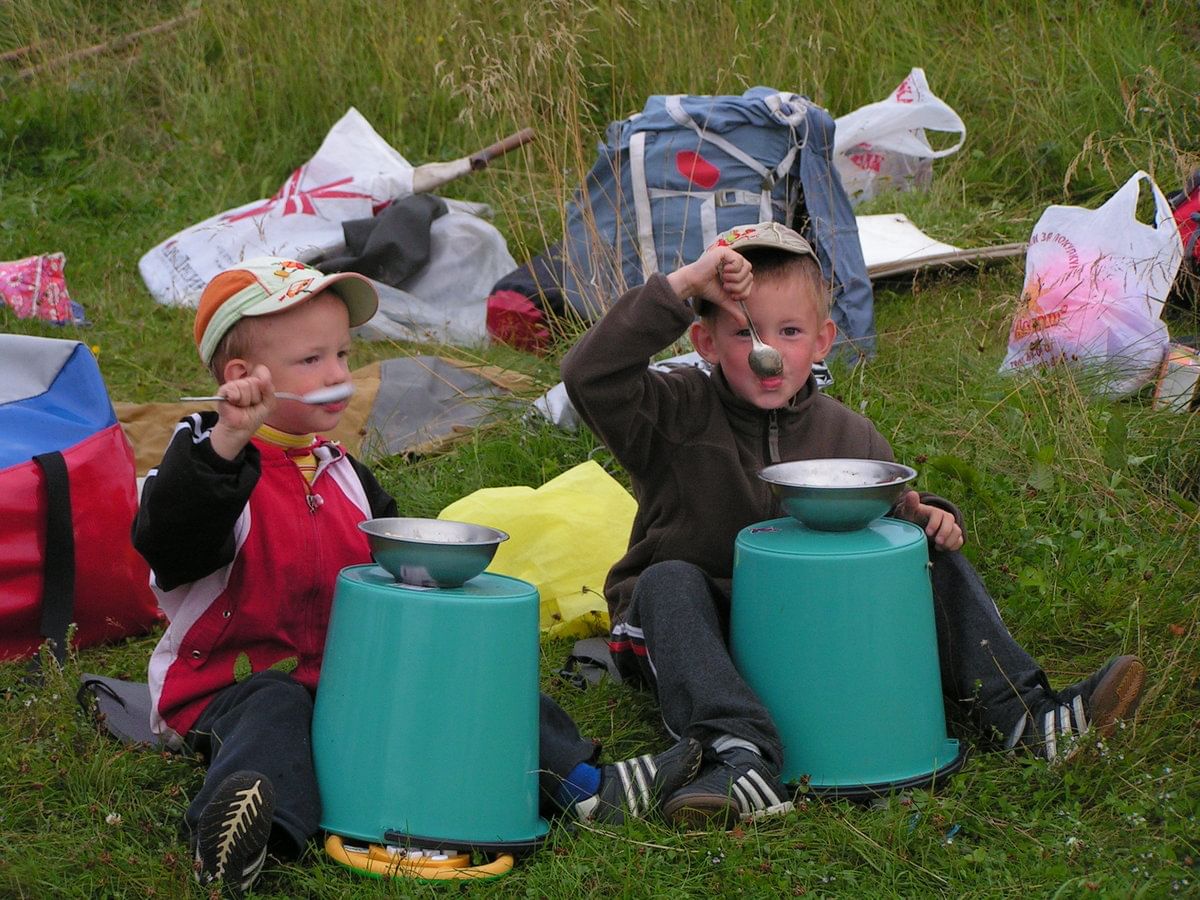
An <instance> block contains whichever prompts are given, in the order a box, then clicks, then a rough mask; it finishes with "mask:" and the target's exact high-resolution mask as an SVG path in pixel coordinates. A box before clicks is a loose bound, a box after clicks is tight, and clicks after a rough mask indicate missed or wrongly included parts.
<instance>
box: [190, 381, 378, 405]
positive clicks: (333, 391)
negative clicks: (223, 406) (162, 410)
mask: <svg viewBox="0 0 1200 900" xmlns="http://www.w3.org/2000/svg"><path fill="white" fill-rule="evenodd" d="M353 393H354V385H353V384H352V383H350V382H348V381H347V382H346V383H345V384H335V385H332V386H331V387H324V388H317V389H316V390H315V391H309V392H308V393H307V394H293V393H291V392H289V391H276V392H275V396H276V397H278V398H279V399H280V400H295V401H297V402H299V403H308V404H310V405H312V406H324V405H325V404H326V403H337V402H339V401H341V400H346V399H348V398H349V397H350V395H351V394H353ZM179 399H180V401H183V400H188V401H192V402H196V403H199V402H206V401H211V400H224V399H225V398H224V397H222V396H221V395H220V394H213V395H212V396H210V397H180V398H179Z"/></svg>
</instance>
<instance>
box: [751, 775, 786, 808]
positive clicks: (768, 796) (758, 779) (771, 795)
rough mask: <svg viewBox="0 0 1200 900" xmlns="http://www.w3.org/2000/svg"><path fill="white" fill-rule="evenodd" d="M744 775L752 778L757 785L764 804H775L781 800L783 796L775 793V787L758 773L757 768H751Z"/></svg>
mask: <svg viewBox="0 0 1200 900" xmlns="http://www.w3.org/2000/svg"><path fill="white" fill-rule="evenodd" d="M746 777H747V778H750V779H751V780H753V781H754V783H755V784H756V785H757V786H758V790H759V793H761V794H762V796H763V798H764V800H765V802H764V804H763V805H764V806H775V805H776V804H777V803H782V802H783V798H782V797H780V796H779V795H778V794H776V793H775V789H774V788H772V787H771V785H769V784H767V780H766V779H765V778H763V777H762V775H760V774H759V773H758V770H757V769H751V770H750V771H749V772H747V773H746Z"/></svg>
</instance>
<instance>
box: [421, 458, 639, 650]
mask: <svg viewBox="0 0 1200 900" xmlns="http://www.w3.org/2000/svg"><path fill="white" fill-rule="evenodd" d="M636 510H637V503H636V501H634V499H633V497H631V496H630V495H629V492H628V491H626V490H625V488H624V487H622V486H621V484H620V483H619V482H618V481H617V480H616V479H614V478H613V477H612V476H611V475H609V474H608V473H607V472H605V471H604V469H603V468H602V467H601V466H600V465H599V464H598V463H596V462H593V461H591V460H588V461H587V462H585V463H580V464H579V465H577V466H575V467H574V468H573V469H570V470H568V471H566V472H564V473H563V474H561V475H559V476H558V477H557V478H553V479H551V480H550V481H547V482H546V483H545V484H543V485H542V486H541V487H540V488H537V489H534V488H531V487H524V486H519V487H499V488H483V489H482V490H478V491H475V493H473V494H468V495H467V496H466V497H463V498H462V499H461V500H456V501H455V502H454V503H451V504H450V505H449V506H447V507H446V508H445V509H443V510H442V511H441V513H439V515H438V517H439V518H442V519H452V520H455V521H459V522H474V523H476V524H478V525H488V526H491V527H492V528H499V529H500V530H501V531H505V532H507V533H508V535H509V539H508V540H507V541H505V542H504V543H503V544H501V545H500V548H499V550H497V551H496V557H495V559H493V560H492V564H491V565H490V566H488V571H489V572H494V573H497V574H500V575H510V576H512V577H513V578H520V579H522V580H524V581H528V582H529V583H530V584H533V585H534V586H535V587H537V589H538V592H539V593H540V594H541V626H542V629H543V630H544V631H548V632H549V633H550V634H552V635H554V636H555V637H587V636H589V635H593V634H607V633H608V627H609V622H608V607H607V605H606V604H605V602H604V579H605V577H606V576H607V575H608V570H609V568H610V567H611V566H612V564H613V563H615V562H616V561H617V560H618V559H620V558H621V556H623V555H624V553H625V548H626V545H627V544H628V542H629V530H630V528H632V527H633V516H634V513H635V512H636Z"/></svg>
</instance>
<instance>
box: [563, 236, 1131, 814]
mask: <svg viewBox="0 0 1200 900" xmlns="http://www.w3.org/2000/svg"><path fill="white" fill-rule="evenodd" d="M689 300H690V304H689ZM739 301H748V306H750V307H752V308H753V309H752V312H751V315H752V316H753V318H754V322H755V324H756V326H757V329H758V332H759V334H760V336H761V337H762V339H763V340H764V341H765V342H766V343H767V344H769V345H771V346H773V347H774V348H775V349H777V350H778V351H779V352H780V353H781V354H782V357H783V370H782V372H781V373H780V374H779V375H776V376H770V377H760V376H759V375H756V374H755V373H754V372H753V371H752V370H751V369H750V367H749V365H748V362H747V355H748V351H749V349H750V335H749V331H748V328H747V325H746V316H745V313H743V311H742V309H741V307H740V305H739ZM829 307H830V291H829V287H828V285H827V284H826V283H825V281H824V280H823V278H822V275H821V269H820V264H819V262H818V260H817V257H816V254H815V253H814V252H813V250H812V248H811V247H810V246H809V244H808V243H807V241H805V240H804V238H802V237H801V236H800V235H799V234H797V233H796V232H794V231H792V230H791V229H790V228H786V227H784V226H782V225H780V224H778V223H774V222H764V223H759V224H757V225H747V226H743V227H740V228H734V229H731V230H730V231H727V232H725V233H724V234H722V235H721V236H720V237H719V238H718V239H717V241H716V242H715V243H714V244H713V245H712V246H711V247H710V248H709V249H708V250H707V251H706V252H705V253H704V255H703V256H702V257H701V258H700V259H698V260H696V261H695V262H693V263H691V264H689V265H686V266H683V267H682V268H680V269H678V270H676V271H675V272H672V273H671V274H670V275H667V276H663V275H654V276H652V277H651V278H650V280H649V281H648V282H647V283H646V284H645V285H643V286H640V287H637V288H634V289H632V290H630V291H629V292H628V293H626V294H625V295H624V296H622V297H621V298H620V299H618V300H617V301H616V303H615V304H614V305H613V306H612V308H611V309H610V310H609V311H608V312H607V314H606V315H605V316H604V318H603V319H601V320H600V321H599V322H598V323H597V324H596V325H595V326H593V328H592V329H591V330H590V331H588V332H587V333H586V334H585V335H584V336H583V337H582V338H581V339H580V340H579V342H578V343H577V344H576V346H575V347H573V348H572V349H571V351H570V352H569V353H568V354H567V356H566V357H565V358H564V360H563V364H562V375H563V382H564V384H565V385H566V388H567V393H568V396H569V397H570V398H571V402H572V403H573V404H574V406H575V408H576V409H577V410H578V412H579V414H580V416H581V418H582V419H583V421H585V422H586V423H587V424H588V426H589V427H590V428H591V429H592V430H593V432H595V434H596V435H597V436H598V437H599V438H600V439H601V440H603V441H604V443H605V444H606V445H607V446H608V448H609V449H610V450H611V451H612V453H613V455H614V456H615V457H616V458H617V460H618V461H619V462H620V463H621V464H622V465H623V466H624V467H625V469H626V471H627V472H628V473H629V475H630V479H631V481H632V483H633V489H634V494H635V496H636V497H637V501H638V511H637V515H636V517H635V519H634V523H633V529H632V532H631V534H630V539H629V549H628V550H627V552H626V554H625V556H624V557H623V558H622V559H621V560H620V561H618V562H617V563H616V564H615V565H614V566H613V568H612V570H611V571H610V572H609V576H608V580H607V582H606V584H605V595H606V598H607V600H608V606H609V613H610V616H611V619H612V634H611V636H610V642H609V643H610V648H611V650H612V652H613V656H614V658H615V660H616V663H617V666H618V668H619V670H620V671H621V672H622V674H623V675H624V676H625V677H627V678H629V679H631V680H635V681H641V682H644V683H646V684H648V685H650V687H651V688H652V689H653V690H654V692H655V695H656V697H657V699H658V702H659V706H660V708H661V711H662V715H663V720H664V722H665V723H666V725H667V728H668V729H669V730H670V731H671V732H672V733H674V734H676V735H686V736H689V737H693V738H695V739H696V740H698V741H699V742H700V743H701V744H702V745H704V747H705V766H704V768H703V769H702V770H701V772H700V774H699V776H698V777H697V778H696V780H695V781H694V782H692V784H690V785H688V786H686V787H684V788H681V789H680V790H679V791H678V792H676V794H674V795H673V796H671V797H667V798H666V800H665V801H664V803H663V806H662V809H663V812H664V813H666V814H667V815H668V816H670V817H671V818H674V819H675V820H677V821H685V822H700V821H708V820H713V821H717V822H720V823H722V824H723V825H724V826H725V827H729V826H731V825H732V824H733V823H734V822H736V821H738V820H739V819H752V818H759V817H762V816H767V815H774V814H779V813H784V812H787V811H788V810H790V809H791V808H792V800H791V797H790V794H789V792H788V791H787V789H786V788H785V787H784V785H783V784H781V783H780V780H779V772H780V764H781V757H782V748H781V746H780V741H779V734H778V732H777V730H776V728H775V725H774V723H773V722H772V720H771V717H770V714H769V713H768V712H767V710H766V709H765V708H764V707H763V705H762V703H761V702H760V701H759V699H758V698H757V697H756V696H755V694H754V692H753V691H752V690H751V689H750V688H749V687H748V686H747V685H746V683H745V682H744V681H743V680H742V678H741V676H740V675H739V674H738V672H737V670H736V669H735V668H734V665H733V662H732V659H731V658H730V654H729V648H728V624H729V596H730V585H731V577H732V569H733V546H734V539H735V537H736V535H737V533H738V531H739V530H740V529H742V528H744V527H745V526H747V525H750V524H753V523H754V522H758V521H763V520H765V519H770V518H774V517H777V516H780V515H782V514H783V513H782V510H781V508H780V506H779V504H778V501H777V500H776V499H775V498H774V496H773V495H772V493H771V490H770V487H769V486H768V485H767V484H765V483H763V482H762V481H761V480H760V479H759V478H758V477H757V473H758V472H759V470H761V469H762V468H763V467H764V466H766V465H769V464H771V463H776V462H784V461H788V460H795V459H816V458H823V457H851V458H867V459H882V460H891V459H892V458H893V457H892V451H891V447H890V446H889V445H888V443H887V441H886V439H885V438H884V437H883V436H882V435H881V434H880V433H879V432H878V431H877V430H876V429H875V427H874V426H873V425H872V424H871V423H870V421H868V420H867V419H866V418H864V417H863V416H860V415H858V414H857V413H855V412H853V411H851V410H849V409H847V408H846V407H845V406H843V405H842V404H841V403H839V402H838V401H836V400H834V399H832V398H830V397H828V396H825V395H824V394H821V393H819V392H818V391H817V387H816V382H815V380H814V378H813V376H812V364H813V362H814V361H816V360H820V359H821V358H823V357H824V356H825V354H826V353H827V352H828V351H829V349H830V347H831V346H832V344H833V340H834V336H835V333H836V330H835V326H834V324H833V322H832V321H831V320H830V318H829ZM697 315H698V316H699V318H698V319H697V318H696V316H697ZM689 331H690V335H691V339H692V343H693V344H694V346H695V347H696V350H697V351H698V352H699V353H700V355H701V356H702V357H703V358H704V359H705V360H707V361H708V362H709V363H711V364H712V365H713V371H712V374H711V376H709V375H706V374H705V373H703V372H701V371H700V370H698V369H683V370H675V371H671V372H667V373H662V372H656V371H654V370H651V369H648V368H647V362H648V361H649V360H650V359H651V358H652V357H653V356H654V354H656V353H658V352H659V351H661V350H663V349H665V348H666V347H668V346H670V345H671V344H672V343H673V342H674V341H676V340H678V339H679V338H680V337H681V336H682V335H683V334H684V333H685V332H689ZM891 515H894V516H898V517H900V518H903V519H906V520H908V521H910V522H913V523H915V524H917V525H919V526H921V527H923V528H924V530H925V533H926V535H927V536H928V537H929V540H930V544H931V553H930V556H931V560H932V562H933V568H932V577H933V587H934V600H935V614H936V620H937V631H938V651H939V656H940V661H941V673H942V687H943V691H944V692H945V693H946V695H947V697H949V698H950V699H951V700H953V701H954V702H956V703H958V704H961V705H962V706H963V707H964V708H965V710H966V711H968V712H969V713H970V714H971V715H972V717H973V718H974V720H975V722H976V723H977V724H978V725H979V726H981V728H983V729H984V731H985V733H990V734H999V735H1000V736H1002V737H1003V739H1004V743H1005V745H1006V746H1007V747H1009V748H1013V747H1017V746H1022V747H1027V748H1029V749H1030V750H1031V751H1032V752H1034V753H1037V754H1039V755H1042V756H1045V757H1047V758H1049V759H1055V758H1059V757H1063V756H1066V755H1068V754H1069V753H1070V752H1073V751H1074V750H1075V749H1076V748H1077V747H1078V746H1079V744H1078V742H1077V741H1075V740H1074V738H1076V737H1078V736H1079V735H1081V734H1083V733H1085V732H1087V731H1089V730H1095V731H1097V732H1099V733H1100V734H1101V735H1107V734H1109V733H1111V731H1112V730H1113V728H1114V727H1115V725H1116V723H1117V721H1118V720H1119V719H1121V718H1125V717H1128V716H1130V715H1131V714H1132V713H1133V710H1134V708H1135V707H1136V704H1137V701H1138V699H1139V698H1140V695H1141V689H1142V684H1143V681H1144V678H1145V669H1144V667H1143V665H1142V663H1141V662H1140V661H1139V660H1138V659H1137V658H1136V657H1133V656H1122V657H1118V658H1116V659H1114V660H1112V661H1110V662H1109V663H1108V664H1107V665H1105V666H1104V667H1103V668H1101V669H1100V670H1099V671H1097V672H1096V673H1094V674H1093V675H1091V676H1090V677H1089V678H1087V679H1085V680H1084V681H1081V682H1079V683H1077V684H1075V685H1072V686H1070V687H1068V688H1066V689H1064V690H1062V691H1058V692H1056V691H1053V690H1051V688H1050V684H1049V681H1048V680H1047V678H1046V675H1045V673H1044V672H1043V671H1042V669H1041V668H1040V667H1039V666H1038V664H1037V663H1036V662H1035V661H1034V660H1033V659H1032V658H1031V657H1030V656H1029V655H1028V654H1027V653H1026V652H1025V651H1024V650H1023V649H1021V647H1020V646H1019V645H1018V644H1017V643H1016V641H1015V640H1014V639H1013V638H1012V636H1011V635H1010V634H1009V633H1008V629H1007V628H1006V627H1005V626H1004V623H1003V622H1002V621H1001V620H1000V617H999V613H998V612H997V610H996V607H995V604H994V603H993V601H992V599H991V597H990V596H989V595H988V594H987V591H986V590H985V589H984V587H983V585H982V583H981V582H980V580H979V578H978V576H977V575H976V573H975V572H974V570H973V569H972V568H971V566H970V564H969V563H968V562H967V561H966V559H965V558H964V557H963V556H962V555H961V554H960V553H958V552H957V551H958V549H959V548H960V547H961V546H962V543H963V539H964V538H963V531H962V517H961V515H960V514H959V512H958V510H957V509H956V508H955V507H954V505H953V504H951V503H949V502H948V501H946V500H943V499H942V498H939V497H936V496H933V495H930V494H917V493H916V492H915V491H910V492H908V493H907V494H906V495H905V496H904V497H903V498H902V499H901V501H900V502H899V503H898V504H897V505H896V508H894V509H893V510H892V512H891ZM1067 738H1072V740H1070V741H1068V740H1067ZM1064 745H1065V746H1064Z"/></svg>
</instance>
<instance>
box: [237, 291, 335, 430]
mask: <svg viewBox="0 0 1200 900" xmlns="http://www.w3.org/2000/svg"><path fill="white" fill-rule="evenodd" d="M254 324H255V326H256V327H255V333H254V343H253V350H251V351H250V352H248V353H247V354H246V360H245V361H246V362H247V363H248V364H249V366H250V368H251V369H252V368H253V367H254V366H255V365H257V364H259V363H261V364H262V365H265V366H266V367H267V368H268V369H270V370H271V381H272V383H273V385H274V387H275V390H277V391H291V392H292V393H294V394H306V393H308V392H309V391H314V390H316V389H317V388H324V387H331V386H333V385H336V384H344V383H345V382H347V381H349V380H350V312H349V310H347V309H346V304H345V303H343V302H342V301H341V300H340V299H339V298H338V296H337V295H336V294H333V293H330V292H329V291H324V292H322V293H320V294H318V295H317V296H316V297H313V298H312V299H311V300H308V301H306V302H305V303H302V304H300V305H299V306H296V307H293V308H292V309H289V310H287V311H286V312H281V313H277V314H276V315H271V316H262V317H261V318H260V319H259V320H258V321H257V322H255V323H254ZM277 403H278V405H277V406H276V407H275V411H274V412H272V413H271V416H270V417H269V418H268V419H267V424H268V425H270V426H271V427H273V428H278V429H279V430H280V431H284V432H287V433H289V434H309V433H311V432H317V431H329V430H330V429H332V428H334V427H335V426H336V425H337V423H338V420H339V419H341V417H342V413H343V412H344V411H345V409H346V406H347V404H348V401H346V400H343V401H341V402H339V403H328V404H325V405H324V406H310V405H309V404H307V403H300V402H298V401H295V400H279V401H277Z"/></svg>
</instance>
